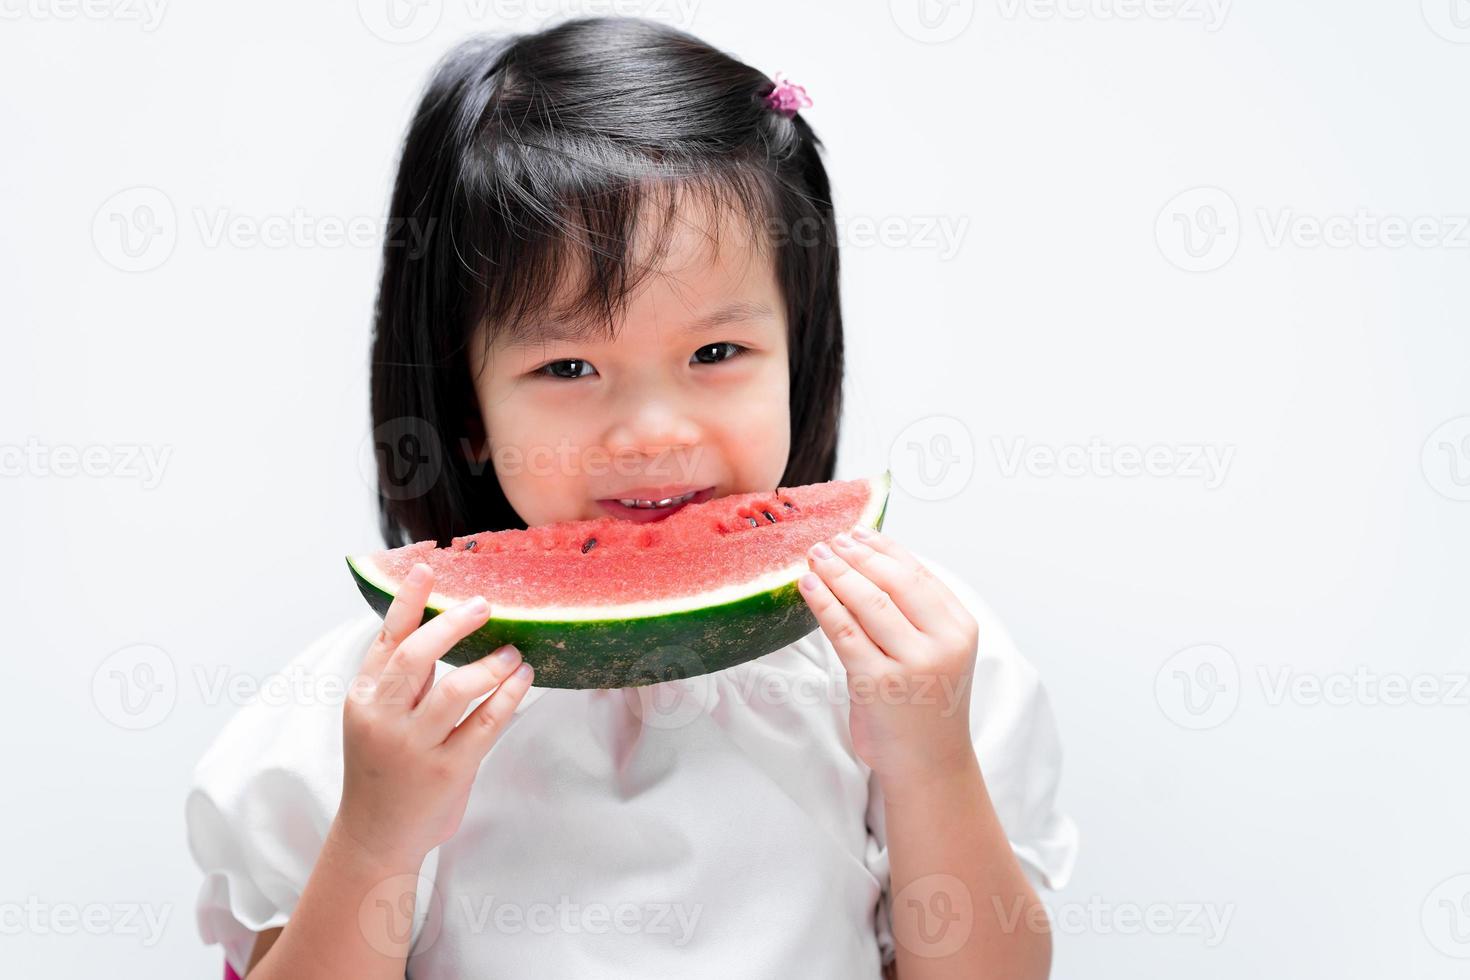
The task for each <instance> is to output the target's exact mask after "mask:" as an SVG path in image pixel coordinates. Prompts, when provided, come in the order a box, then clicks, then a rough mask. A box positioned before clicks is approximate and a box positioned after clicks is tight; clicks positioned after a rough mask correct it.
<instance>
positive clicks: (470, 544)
mask: <svg viewBox="0 0 1470 980" xmlns="http://www.w3.org/2000/svg"><path fill="white" fill-rule="evenodd" d="M479 543H480V542H478V541H476V540H474V539H473V538H471V539H470V540H468V541H466V542H465V543H464V550H465V551H474V550H475V545H477V544H479Z"/></svg>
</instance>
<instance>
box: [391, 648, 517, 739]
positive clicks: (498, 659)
mask: <svg viewBox="0 0 1470 980" xmlns="http://www.w3.org/2000/svg"><path fill="white" fill-rule="evenodd" d="M520 662H521V653H520V651H519V650H517V649H516V648H515V647H513V646H504V647H501V648H500V649H499V650H496V651H495V652H494V653H492V654H490V656H488V657H481V658H480V659H479V660H475V661H472V662H470V663H467V664H465V665H464V666H463V667H456V668H455V669H454V670H451V671H450V672H449V673H447V674H445V675H444V676H443V677H441V678H439V682H438V683H437V684H435V685H434V686H433V687H432V688H431V689H430V690H429V693H428V695H427V696H426V697H425V698H424V699H423V700H422V701H420V702H419V704H418V707H416V708H414V709H413V716H414V717H415V718H417V719H419V724H420V725H421V726H422V731H423V735H424V738H425V740H426V741H427V742H429V744H431V745H438V744H439V743H441V742H443V741H444V740H445V739H446V738H448V737H449V733H450V731H452V730H453V729H454V725H455V723H456V722H457V721H459V720H460V719H461V718H463V717H464V713H465V709H466V708H468V707H469V706H470V702H471V701H473V700H475V698H478V697H480V696H482V695H484V694H485V693H486V692H488V691H489V690H491V689H492V688H493V687H495V685H497V684H499V683H500V682H501V681H503V680H505V679H506V678H507V677H509V676H510V673H511V671H513V670H515V669H516V667H517V666H519V665H520Z"/></svg>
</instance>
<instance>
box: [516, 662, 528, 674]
mask: <svg viewBox="0 0 1470 980" xmlns="http://www.w3.org/2000/svg"><path fill="white" fill-rule="evenodd" d="M516 676H517V677H530V676H531V665H530V664H524V663H523V664H521V665H520V666H519V667H517V668H516Z"/></svg>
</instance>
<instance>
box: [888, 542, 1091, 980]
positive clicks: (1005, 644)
mask: <svg viewBox="0 0 1470 980" xmlns="http://www.w3.org/2000/svg"><path fill="white" fill-rule="evenodd" d="M910 550H912V549H910ZM915 557H916V558H918V559H919V561H921V562H923V563H924V564H925V565H927V566H928V567H929V568H930V569H931V570H932V571H933V572H934V573H935V575H937V576H938V577H939V578H940V580H941V581H943V582H944V583H945V584H946V585H947V586H949V588H950V590H951V591H953V592H954V594H955V595H956V596H957V597H958V598H959V599H960V601H961V602H963V603H964V604H965V607H966V608H967V609H969V611H970V614H971V615H972V616H974V617H975V622H976V623H977V624H978V626H979V630H980V643H979V651H978V654H977V656H976V661H975V677H974V681H973V682H972V686H971V692H970V734H971V737H972V738H973V739H974V743H975V755H976V757H977V758H979V760H980V769H981V772H982V773H983V774H984V777H985V786H986V789H987V790H988V792H989V794H990V800H991V803H992V804H993V805H994V807H995V812H996V814H997V816H998V817H999V818H1000V822H1001V826H1002V827H1004V828H1005V832H1006V836H1007V837H1008V838H1009V839H1010V842H1011V850H1012V851H1013V852H1014V853H1015V855H1016V858H1017V859H1018V861H1019V863H1020V865H1021V869H1022V870H1023V871H1024V872H1025V873H1026V876H1027V878H1028V879H1030V881H1031V882H1032V884H1033V885H1034V886H1035V887H1037V888H1038V889H1039V888H1043V887H1044V888H1049V889H1052V890H1057V889H1060V888H1064V887H1065V886H1066V884H1067V880H1068V879H1069V878H1070V877H1071V874H1072V866H1073V864H1074V862H1075V861H1076V857H1077V827H1076V825H1075V824H1074V823H1073V822H1072V820H1071V819H1070V818H1069V817H1068V816H1067V815H1066V814H1065V813H1063V812H1062V811H1061V809H1060V808H1059V807H1058V805H1057V785H1058V782H1059V780H1060V777H1061V767H1062V748H1061V740H1060V738H1059V737H1058V735H1057V726H1056V720H1055V718H1054V717H1053V715H1052V710H1051V705H1050V703H1049V702H1048V700H1047V696H1046V689H1045V688H1044V687H1043V686H1042V683H1041V677H1040V675H1039V674H1038V673H1037V671H1036V668H1035V667H1033V666H1032V665H1031V664H1030V663H1029V662H1028V661H1027V660H1026V659H1025V658H1024V657H1022V656H1021V654H1020V652H1019V651H1017V650H1016V647H1015V645H1014V644H1013V643H1012V641H1011V638H1010V636H1009V634H1007V632H1006V630H1005V627H1004V626H1003V625H1002V624H1001V622H1000V620H999V618H998V617H997V616H996V614H995V612H994V611H993V610H992V609H991V608H990V607H989V606H988V605H986V604H985V603H984V602H983V601H982V600H981V599H980V597H979V596H978V595H977V594H976V593H975V591H974V590H973V589H971V588H970V587H969V585H967V584H966V583H965V582H964V581H963V580H962V579H960V578H959V577H958V576H956V575H955V574H954V573H953V572H951V571H949V570H948V569H946V568H944V567H942V566H940V565H939V564H937V563H936V562H934V561H932V560H930V559H928V558H925V557H923V556H922V555H918V554H915ZM883 806H884V801H883V793H882V790H881V788H880V787H879V784H878V780H877V777H876V776H871V775H870V776H869V779H868V811H867V819H868V843H867V854H866V863H867V866H868V870H869V871H871V872H872V873H873V876H874V877H875V878H877V879H878V881H879V882H880V883H881V884H882V886H883V890H882V892H881V894H880V895H879V898H878V903H877V908H876V911H875V915H874V923H873V924H874V931H875V932H876V934H877V936H878V947H879V950H880V951H881V953H882V957H883V962H884V963H887V962H889V961H891V960H893V959H894V957H895V956H896V955H897V950H896V947H895V944H894V938H893V916H892V908H891V905H890V903H891V901H892V894H891V891H892V890H891V888H890V873H889V862H888V842H887V834H886V830H885V827H884V819H883V817H884V813H883Z"/></svg>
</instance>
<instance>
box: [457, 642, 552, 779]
mask: <svg viewBox="0 0 1470 980" xmlns="http://www.w3.org/2000/svg"><path fill="white" fill-rule="evenodd" d="M534 678H535V671H534V670H532V669H531V665H530V664H528V663H522V664H521V665H520V666H519V667H517V668H516V669H515V670H514V671H513V672H512V673H511V675H510V676H509V677H507V678H506V679H505V680H504V681H502V682H501V684H500V686H499V687H497V688H496V689H495V691H494V693H492V694H491V695H490V696H489V697H488V698H486V699H485V700H484V701H481V702H480V704H479V706H478V707H476V708H475V710H474V711H471V712H470V714H469V717H467V718H465V720H464V721H462V722H460V723H459V725H458V726H457V727H456V728H455V729H454V731H452V732H450V733H449V738H447V739H446V740H445V742H444V748H445V750H446V751H448V752H452V753H454V754H455V755H457V756H459V757H460V758H461V759H462V761H463V762H464V763H465V764H466V765H478V764H479V762H480V760H481V759H483V758H485V753H486V752H489V751H490V747H491V746H493V745H494V744H495V742H496V740H497V739H499V738H500V735H501V733H502V732H504V731H505V728H506V726H507V725H509V724H510V720H511V715H513V714H515V710H516V705H518V704H520V703H521V699H522V698H524V697H525V696H526V692H527V691H528V690H530V689H531V682H532V681H533V680H534Z"/></svg>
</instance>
